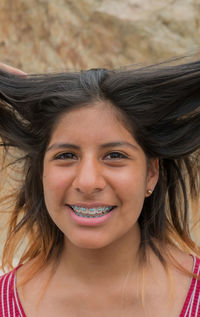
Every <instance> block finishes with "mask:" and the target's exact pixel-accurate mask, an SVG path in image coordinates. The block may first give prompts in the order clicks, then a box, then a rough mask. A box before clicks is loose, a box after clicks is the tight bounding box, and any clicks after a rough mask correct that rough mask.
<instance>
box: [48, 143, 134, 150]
mask: <svg viewBox="0 0 200 317" xmlns="http://www.w3.org/2000/svg"><path fill="white" fill-rule="evenodd" d="M118 146H128V147H131V148H132V149H134V150H137V151H138V150H139V148H138V147H137V146H136V145H134V144H131V143H129V142H126V141H116V142H109V143H105V144H101V145H100V148H102V149H105V148H109V147H118ZM64 148H68V149H73V150H80V146H78V145H75V144H71V143H54V144H52V145H50V146H49V147H48V148H47V150H46V152H48V151H51V150H55V149H64Z"/></svg>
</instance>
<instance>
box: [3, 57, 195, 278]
mask: <svg viewBox="0 0 200 317" xmlns="http://www.w3.org/2000/svg"><path fill="white" fill-rule="evenodd" d="M96 101H103V102H109V103H110V104H111V105H113V106H114V107H115V108H116V109H117V110H118V112H119V113H120V114H121V117H123V121H124V125H125V126H126V127H127V129H129V130H131V131H132V133H133V135H134V137H135V139H136V141H137V142H138V144H139V145H140V146H141V147H142V149H143V151H144V153H145V154H146V157H147V159H153V158H158V159H159V180H158V183H157V185H156V187H155V189H154V192H153V194H152V195H151V196H149V197H147V198H145V201H144V205H143V208H142V211H141V214H140V217H139V220H138V221H139V226H140V230H141V243H140V249H139V254H140V259H141V263H143V264H144V263H145V262H146V261H147V256H146V251H147V247H150V248H151V249H152V250H153V252H154V253H155V255H156V256H157V257H158V258H159V260H160V261H161V263H162V264H163V265H164V266H165V265H166V263H167V261H168V260H167V259H169V254H168V253H167V252H166V250H167V248H166V247H167V245H174V246H178V247H179V248H180V249H182V250H184V251H186V252H188V253H195V254H200V248H199V247H198V245H197V243H195V242H194V241H193V238H192V233H191V227H190V214H192V212H193V209H192V207H194V205H195V204H196V206H198V198H199V197H198V196H199V189H200V178H199V172H200V168H199V167H200V166H199V165H200V160H199V156H200V155H199V154H200V151H199V147H200V61H196V62H190V63H185V64H181V65H166V64H162V65H154V66H148V67H141V68H137V69H117V70H106V69H90V70H88V71H80V72H66V73H59V74H45V75H29V76H17V75H14V74H10V73H6V72H4V71H2V70H1V71H0V137H1V139H2V142H1V146H2V147H3V148H4V149H5V153H7V154H8V152H9V149H10V148H13V147H14V148H16V149H18V150H20V151H21V153H23V155H22V156H21V157H20V158H18V160H17V161H18V162H19V160H20V161H21V162H23V164H24V165H23V166H24V168H23V179H22V181H21V183H20V187H19V189H18V190H17V192H15V193H14V198H15V206H14V208H13V210H12V211H11V213H10V219H9V226H8V235H7V239H6V243H5V247H4V252H3V260H2V267H3V268H4V269H5V268H12V267H13V264H12V263H13V258H14V255H15V252H16V250H17V247H18V246H19V245H20V243H21V242H22V241H23V239H24V237H28V243H27V246H26V248H25V250H24V252H23V254H22V256H21V258H20V259H19V263H24V262H26V261H29V260H34V259H35V260H36V262H35V269H34V270H33V273H34V274H35V273H36V272H37V271H38V270H39V269H41V268H42V267H44V266H45V265H46V264H47V262H48V261H49V260H50V259H52V258H53V259H54V260H56V259H58V258H59V256H60V255H61V252H62V249H63V245H64V244H63V241H64V235H63V233H62V232H61V231H60V230H59V228H58V227H57V226H56V225H55V224H54V222H53V221H52V219H51V218H50V216H49V214H48V211H47V209H46V206H45V202H44V195H43V184H42V173H43V158H44V155H45V151H46V148H47V146H48V143H49V140H50V138H51V134H52V132H53V129H54V127H55V124H56V123H57V122H58V120H59V118H60V117H61V116H62V114H63V113H66V112H68V111H70V110H72V109H74V108H75V107H84V106H87V105H91V104H93V103H95V102H96ZM14 163H16V162H14ZM191 201H192V204H191V203H190V202H191ZM194 209H195V208H194ZM195 210H196V213H197V212H198V207H196V209H195ZM195 217H196V216H195ZM167 257H168V258H167Z"/></svg>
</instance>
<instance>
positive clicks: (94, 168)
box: [43, 102, 158, 249]
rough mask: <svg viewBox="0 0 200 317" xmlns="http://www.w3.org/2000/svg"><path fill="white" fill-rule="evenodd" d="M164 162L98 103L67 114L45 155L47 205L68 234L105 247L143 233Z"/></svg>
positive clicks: (81, 243) (70, 238)
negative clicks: (144, 213) (145, 209)
mask: <svg viewBox="0 0 200 317" xmlns="http://www.w3.org/2000/svg"><path fill="white" fill-rule="evenodd" d="M157 166H158V162H157V160H155V161H151V162H149V163H148V164H147V160H146V157H145V154H144V152H143V150H142V148H141V147H140V146H139V144H138V143H137V142H136V140H135V139H134V137H133V136H132V135H131V134H130V132H128V131H127V129H126V128H125V127H124V125H123V124H122V123H121V122H120V121H119V119H117V115H116V110H114V109H113V108H112V107H111V106H109V105H108V104H106V103H103V102H102V103H98V104H93V105H89V106H86V107H82V108H79V109H75V110H72V111H71V112H69V113H66V114H64V115H63V116H62V117H61V118H60V120H59V121H58V123H57V125H56V126H55V129H54V131H53V133H52V137H51V140H50V143H49V145H48V147H47V150H46V153H45V157H44V170H43V187H44V197H45V203H46V207H47V210H48V212H49V214H50V216H51V218H52V220H53V221H54V223H55V224H56V225H57V226H58V228H59V229H60V230H61V231H62V232H63V233H64V236H65V239H67V241H70V242H71V243H73V244H74V245H76V246H78V247H81V248H92V249H94V248H101V247H105V246H107V245H109V244H111V243H113V242H115V241H119V240H120V239H123V238H124V237H125V236H126V235H127V234H130V233H131V234H135V235H139V229H138V228H139V226H138V222H137V221H138V217H139V215H140V213H141V210H142V206H143V202H144V199H145V196H146V195H147V194H146V193H147V190H148V189H151V190H153V189H154V187H155V185H156V182H157V179H158V168H157Z"/></svg>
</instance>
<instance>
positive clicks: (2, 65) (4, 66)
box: [0, 63, 27, 76]
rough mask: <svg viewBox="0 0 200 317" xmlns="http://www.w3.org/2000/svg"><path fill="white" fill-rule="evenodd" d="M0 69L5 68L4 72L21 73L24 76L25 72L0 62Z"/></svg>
mask: <svg viewBox="0 0 200 317" xmlns="http://www.w3.org/2000/svg"><path fill="white" fill-rule="evenodd" d="M0 69H2V70H5V71H6V72H9V73H12V74H16V75H23V76H26V75H27V74H26V73H25V72H23V71H22V70H20V69H18V68H15V67H12V66H9V65H6V64H3V63H0Z"/></svg>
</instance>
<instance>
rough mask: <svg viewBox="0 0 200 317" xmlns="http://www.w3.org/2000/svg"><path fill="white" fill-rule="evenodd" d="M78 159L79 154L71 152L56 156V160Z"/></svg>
mask: <svg viewBox="0 0 200 317" xmlns="http://www.w3.org/2000/svg"><path fill="white" fill-rule="evenodd" d="M74 159H75V160H77V156H76V155H74V154H73V153H71V152H65V153H60V154H57V155H56V156H55V160H74Z"/></svg>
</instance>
